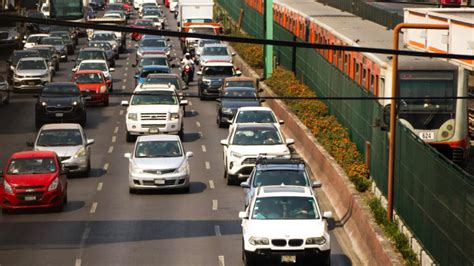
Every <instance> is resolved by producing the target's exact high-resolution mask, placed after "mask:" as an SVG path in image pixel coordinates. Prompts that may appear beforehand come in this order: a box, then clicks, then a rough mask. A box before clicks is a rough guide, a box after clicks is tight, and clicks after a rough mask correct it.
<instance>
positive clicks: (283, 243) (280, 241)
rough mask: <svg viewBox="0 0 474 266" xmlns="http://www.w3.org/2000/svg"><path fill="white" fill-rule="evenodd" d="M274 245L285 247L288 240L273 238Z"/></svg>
mask: <svg viewBox="0 0 474 266" xmlns="http://www.w3.org/2000/svg"><path fill="white" fill-rule="evenodd" d="M272 245H274V246H277V247H284V246H286V240H285V239H272Z"/></svg>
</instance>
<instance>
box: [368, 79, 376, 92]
mask: <svg viewBox="0 0 474 266" xmlns="http://www.w3.org/2000/svg"><path fill="white" fill-rule="evenodd" d="M374 79H375V78H374V75H370V84H369V90H370V91H371V92H374V83H375V82H374Z"/></svg>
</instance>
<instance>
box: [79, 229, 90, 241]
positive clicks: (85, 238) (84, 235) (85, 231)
mask: <svg viewBox="0 0 474 266" xmlns="http://www.w3.org/2000/svg"><path fill="white" fill-rule="evenodd" d="M90 233H91V228H90V227H86V229H84V233H82V238H81V242H82V243H83V244H84V242H85V241H86V240H87V239H88V238H89V235H90Z"/></svg>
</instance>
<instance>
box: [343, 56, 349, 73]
mask: <svg viewBox="0 0 474 266" xmlns="http://www.w3.org/2000/svg"><path fill="white" fill-rule="evenodd" d="M348 65H349V55H347V54H344V72H346V73H347V74H349V72H348V70H349V68H348Z"/></svg>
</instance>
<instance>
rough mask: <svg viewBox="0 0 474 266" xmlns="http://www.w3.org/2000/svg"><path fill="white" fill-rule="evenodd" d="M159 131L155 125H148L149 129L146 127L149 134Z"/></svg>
mask: <svg viewBox="0 0 474 266" xmlns="http://www.w3.org/2000/svg"><path fill="white" fill-rule="evenodd" d="M159 132H160V129H159V128H157V127H150V129H148V133H150V134H158V133H159Z"/></svg>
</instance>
